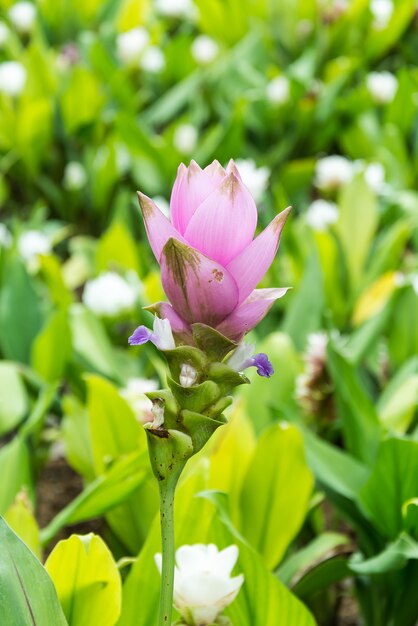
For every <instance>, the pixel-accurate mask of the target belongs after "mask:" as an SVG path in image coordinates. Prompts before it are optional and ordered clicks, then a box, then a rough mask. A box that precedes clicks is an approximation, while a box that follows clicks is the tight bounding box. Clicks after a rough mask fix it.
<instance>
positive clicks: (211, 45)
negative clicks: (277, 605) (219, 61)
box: [192, 35, 219, 65]
mask: <svg viewBox="0 0 418 626" xmlns="http://www.w3.org/2000/svg"><path fill="white" fill-rule="evenodd" d="M218 52H219V46H218V44H217V43H216V41H215V40H214V39H212V38H211V37H208V36H207V35H199V36H198V37H196V39H195V40H194V42H193V43H192V57H193V58H194V60H195V61H196V62H197V63H200V64H201V65H206V64H207V63H211V62H212V61H213V60H214V59H215V58H216V56H217V55H218Z"/></svg>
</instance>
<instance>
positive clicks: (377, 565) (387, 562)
mask: <svg viewBox="0 0 418 626" xmlns="http://www.w3.org/2000/svg"><path fill="white" fill-rule="evenodd" d="M409 559H415V560H417V559H418V543H417V542H416V541H414V539H412V537H410V536H409V535H407V534H406V533H402V534H401V535H400V536H399V537H398V539H396V541H394V542H393V543H390V544H389V545H388V546H387V547H386V548H385V549H384V550H383V551H382V552H380V554H377V555H376V556H373V557H371V558H369V559H364V560H363V561H362V560H359V558H358V555H356V558H353V559H352V560H351V562H350V564H349V566H350V569H351V570H352V571H353V572H355V573H356V574H362V575H364V574H384V573H385V572H392V571H394V570H398V569H402V568H403V567H404V566H405V565H406V563H407V562H408V560H409Z"/></svg>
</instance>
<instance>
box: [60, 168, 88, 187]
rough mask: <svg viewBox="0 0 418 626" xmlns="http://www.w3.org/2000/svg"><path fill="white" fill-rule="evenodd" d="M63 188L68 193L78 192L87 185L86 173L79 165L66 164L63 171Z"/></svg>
mask: <svg viewBox="0 0 418 626" xmlns="http://www.w3.org/2000/svg"><path fill="white" fill-rule="evenodd" d="M63 182H64V187H65V188H66V189H68V190H69V191H78V190H79V189H82V188H83V187H85V185H86V183H87V172H86V169H85V167H84V165H82V164H81V163H79V162H78V161H71V162H70V163H67V165H66V166H65V170H64V181H63Z"/></svg>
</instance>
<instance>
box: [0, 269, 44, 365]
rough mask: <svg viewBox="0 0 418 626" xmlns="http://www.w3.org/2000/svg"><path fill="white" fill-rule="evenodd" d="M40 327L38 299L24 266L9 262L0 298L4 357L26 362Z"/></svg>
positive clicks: (0, 330) (0, 335) (1, 343)
mask: <svg viewBox="0 0 418 626" xmlns="http://www.w3.org/2000/svg"><path fill="white" fill-rule="evenodd" d="M41 325H42V314H41V307H40V300H39V297H38V294H37V292H36V289H35V287H34V284H33V279H32V278H31V277H30V276H29V275H28V273H27V271H26V269H25V267H24V266H23V265H22V263H20V261H17V260H12V259H11V260H10V261H9V263H8V264H7V265H6V267H5V278H4V281H3V285H2V290H1V295H0V346H1V348H2V350H3V353H4V355H5V357H6V358H8V359H13V360H16V361H22V362H23V363H28V362H29V357H30V351H31V346H32V342H33V339H34V337H36V335H37V334H38V332H39V330H40V328H41Z"/></svg>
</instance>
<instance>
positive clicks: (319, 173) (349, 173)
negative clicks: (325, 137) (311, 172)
mask: <svg viewBox="0 0 418 626" xmlns="http://www.w3.org/2000/svg"><path fill="white" fill-rule="evenodd" d="M353 175H354V169H353V164H352V162H351V161H349V160H348V159H346V158H345V157H343V156H339V155H337V154H336V155H332V156H328V157H323V158H322V159H319V160H318V161H317V163H316V168H315V184H316V186H317V187H318V188H319V189H323V190H324V191H335V190H336V189H339V188H340V187H342V186H343V185H345V184H347V183H349V182H350V181H351V180H352V178H353Z"/></svg>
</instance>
